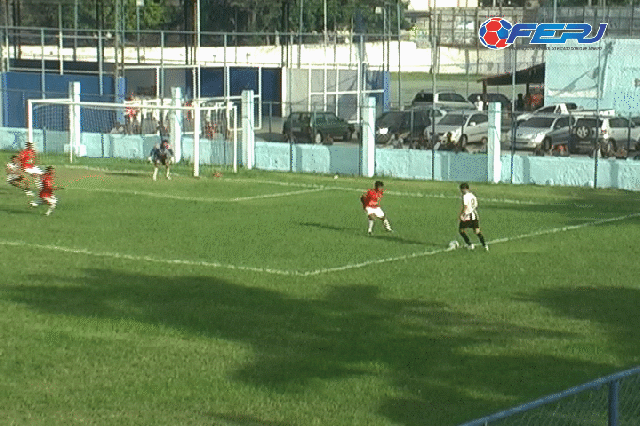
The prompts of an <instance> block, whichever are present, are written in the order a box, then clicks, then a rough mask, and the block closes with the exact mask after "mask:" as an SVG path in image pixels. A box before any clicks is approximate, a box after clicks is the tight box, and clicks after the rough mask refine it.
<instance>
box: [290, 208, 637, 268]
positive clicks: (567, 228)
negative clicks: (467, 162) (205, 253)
mask: <svg viewBox="0 0 640 426" xmlns="http://www.w3.org/2000/svg"><path fill="white" fill-rule="evenodd" d="M639 216H640V213H632V214H628V215H625V216H618V217H612V218H609V219H599V220H595V221H593V222H588V223H581V224H579V225H570V226H561V227H557V228H551V229H543V230H540V231H536V232H530V233H527V234H522V235H516V236H513V237H505V238H498V239H495V240H492V241H488V242H487V244H489V245H493V244H501V243H507V242H511V241H516V240H522V239H525V238H533V237H539V236H542V235H549V234H555V233H558V232H567V231H573V230H576V229H581V228H586V227H589V226H597V225H602V224H605V223H611V222H619V221H623V220H627V219H631V218H634V217H639ZM454 250H456V249H455V248H446V249H438V250H430V251H423V252H416V253H411V254H407V255H403V256H396V257H389V258H386V259H373V260H368V261H365V262H359V263H352V264H348V265H344V266H338V267H333V268H324V269H316V270H315V271H308V272H301V273H300V275H303V276H315V275H321V274H327V273H331V272H341V271H347V270H350V269H358V268H364V267H366V266H370V265H377V264H382V263H389V262H398V261H402V260H409V259H415V258H418V257H427V256H432V255H435V254H440V253H446V252H450V251H454Z"/></svg>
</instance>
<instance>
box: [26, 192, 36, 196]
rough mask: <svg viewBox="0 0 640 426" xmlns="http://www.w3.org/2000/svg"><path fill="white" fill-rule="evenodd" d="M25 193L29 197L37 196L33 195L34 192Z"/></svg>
mask: <svg viewBox="0 0 640 426" xmlns="http://www.w3.org/2000/svg"><path fill="white" fill-rule="evenodd" d="M24 193H25V194H27V196H28V197H33V196H34V195H36V194H34V193H33V191H25V192H24Z"/></svg>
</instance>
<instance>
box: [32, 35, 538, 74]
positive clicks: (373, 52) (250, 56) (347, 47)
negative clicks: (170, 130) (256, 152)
mask: <svg viewBox="0 0 640 426" xmlns="http://www.w3.org/2000/svg"><path fill="white" fill-rule="evenodd" d="M406 37H408V38H412V40H407V41H401V42H400V44H399V45H398V42H397V41H391V42H390V45H389V52H388V56H389V67H390V71H398V68H399V67H400V68H401V71H419V72H429V71H430V69H431V57H432V56H431V49H430V47H429V46H428V42H427V43H426V44H425V43H420V42H418V43H416V40H415V34H414V33H411V32H409V33H407V35H406ZM294 42H295V40H294ZM339 43H340V44H335V45H334V44H331V43H329V44H328V45H326V46H325V45H323V44H321V43H317V44H303V45H301V46H299V45H297V44H294V45H292V46H291V47H290V49H289V52H287V53H285V51H286V48H285V47H284V46H277V45H274V46H238V47H235V46H234V47H227V48H226V49H225V48H224V47H207V46H204V47H201V48H200V53H199V58H200V62H201V66H203V67H216V66H222V65H223V64H225V63H226V64H227V65H228V66H237V65H242V66H253V67H257V66H263V67H280V66H285V67H286V66H287V65H289V66H291V67H294V68H297V67H298V64H300V65H301V66H302V67H308V66H310V65H312V66H313V67H319V66H324V65H327V64H328V65H329V66H333V65H334V64H337V65H342V66H344V65H351V66H354V65H355V64H358V63H359V62H360V60H361V58H360V52H359V49H358V44H357V43H353V42H351V40H350V38H349V37H348V36H345V38H344V40H340V41H339ZM95 54H96V49H95V48H93V47H87V48H79V49H78V51H77V55H76V56H77V58H78V60H81V61H96V57H95ZM398 55H400V61H399V58H398ZM124 56H125V62H127V63H132V64H133V63H137V60H138V58H137V49H136V48H135V47H128V48H125V54H124ZM362 56H363V57H362V62H365V63H368V64H369V67H370V69H376V68H377V69H382V67H383V64H384V63H385V62H386V58H387V49H386V47H385V44H384V43H382V42H368V43H364V52H363V55H362ZM21 57H22V58H23V59H35V60H40V59H42V48H41V47H40V46H23V47H22V49H21ZM62 57H63V58H64V60H65V61H71V60H72V58H73V49H71V48H65V49H63V51H62ZM59 58H60V56H59V55H58V51H57V47H55V46H46V48H45V59H50V60H53V61H58V60H59ZM283 58H287V59H286V60H283ZM104 60H105V61H107V62H113V49H110V48H106V49H105V56H104ZM511 61H512V59H511V49H502V50H491V49H486V48H471V47H469V48H454V47H441V48H440V49H439V61H438V66H439V71H440V72H442V73H459V74H464V73H466V72H467V69H468V71H469V73H471V74H488V75H490V74H499V73H502V72H505V71H509V70H510V69H511ZM517 61H518V64H517V68H518V69H521V68H526V67H529V66H531V65H534V64H537V63H540V62H543V61H544V54H543V52H542V51H540V50H522V51H519V52H518V58H517ZM141 62H142V63H147V64H153V65H154V66H158V64H160V63H164V64H166V65H183V64H185V63H187V59H186V57H185V49H184V48H181V47H166V48H164V49H163V50H161V49H160V48H159V47H143V48H142V60H141ZM149 84H152V83H151V82H149V83H147V84H145V85H146V86H148V85H149Z"/></svg>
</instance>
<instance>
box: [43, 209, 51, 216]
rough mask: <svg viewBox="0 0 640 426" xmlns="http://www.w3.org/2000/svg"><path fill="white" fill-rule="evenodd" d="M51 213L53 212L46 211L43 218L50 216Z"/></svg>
mask: <svg viewBox="0 0 640 426" xmlns="http://www.w3.org/2000/svg"><path fill="white" fill-rule="evenodd" d="M51 213H53V210H47V212H46V213H45V216H51Z"/></svg>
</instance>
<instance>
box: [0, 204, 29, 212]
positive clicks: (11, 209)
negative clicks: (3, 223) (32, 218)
mask: <svg viewBox="0 0 640 426" xmlns="http://www.w3.org/2000/svg"><path fill="white" fill-rule="evenodd" d="M34 210H35V209H33V208H30V207H29V206H27V205H25V206H24V207H22V208H21V207H9V206H0V211H2V212H5V213H11V214H34V213H35V211H34Z"/></svg>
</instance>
